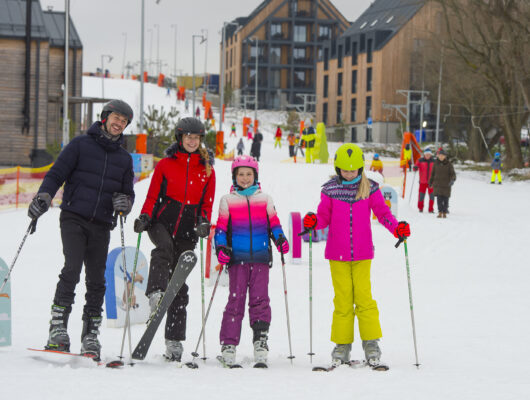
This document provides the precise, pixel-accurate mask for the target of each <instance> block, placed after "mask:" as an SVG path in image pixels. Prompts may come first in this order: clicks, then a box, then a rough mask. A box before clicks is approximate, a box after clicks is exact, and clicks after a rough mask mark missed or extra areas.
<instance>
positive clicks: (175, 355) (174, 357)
mask: <svg viewBox="0 0 530 400" xmlns="http://www.w3.org/2000/svg"><path fill="white" fill-rule="evenodd" d="M183 352H184V348H183V347H182V343H180V340H170V339H166V352H165V353H164V358H165V359H166V360H168V361H176V362H180V361H181V359H182V353H183Z"/></svg>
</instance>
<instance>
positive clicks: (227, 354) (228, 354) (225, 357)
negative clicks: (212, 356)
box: [220, 344, 236, 367]
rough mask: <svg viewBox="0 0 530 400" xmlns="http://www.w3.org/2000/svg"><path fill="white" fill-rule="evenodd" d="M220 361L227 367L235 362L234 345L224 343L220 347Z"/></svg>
mask: <svg viewBox="0 0 530 400" xmlns="http://www.w3.org/2000/svg"><path fill="white" fill-rule="evenodd" d="M221 358H222V360H220V361H221V363H223V364H224V365H226V366H227V367H232V365H235V363H236V346H235V345H233V344H224V345H223V346H222V347H221Z"/></svg>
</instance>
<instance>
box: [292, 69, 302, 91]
mask: <svg viewBox="0 0 530 400" xmlns="http://www.w3.org/2000/svg"><path fill="white" fill-rule="evenodd" d="M294 86H295V87H304V86H305V71H303V70H296V69H295V70H294Z"/></svg>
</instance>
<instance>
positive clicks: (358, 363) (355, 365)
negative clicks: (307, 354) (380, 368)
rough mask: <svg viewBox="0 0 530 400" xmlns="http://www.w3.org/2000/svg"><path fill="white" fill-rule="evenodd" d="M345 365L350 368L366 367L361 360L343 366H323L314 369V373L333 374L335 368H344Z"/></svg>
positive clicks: (351, 361)
mask: <svg viewBox="0 0 530 400" xmlns="http://www.w3.org/2000/svg"><path fill="white" fill-rule="evenodd" d="M343 365H344V366H348V367H350V368H361V367H364V366H365V365H366V363H364V362H363V361H360V360H350V361H348V362H345V363H342V364H331V365H330V366H329V367H322V366H318V367H313V369H312V371H322V372H331V371H333V370H334V369H335V368H337V367H340V366H343Z"/></svg>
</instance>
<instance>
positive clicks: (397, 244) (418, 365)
mask: <svg viewBox="0 0 530 400" xmlns="http://www.w3.org/2000/svg"><path fill="white" fill-rule="evenodd" d="M401 242H403V246H404V248H405V262H406V265H407V283H408V287H409V304H410V319H411V322H412V338H413V340H414V354H415V355H416V364H414V365H415V366H416V367H417V368H419V367H420V363H419V361H418V346H417V344H416V324H415V323H414V307H413V304H412V285H411V283H410V267H409V252H408V249H407V239H405V238H401V239H399V241H398V242H397V243H396V247H398V246H399V245H400V244H401Z"/></svg>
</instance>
